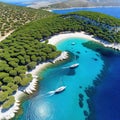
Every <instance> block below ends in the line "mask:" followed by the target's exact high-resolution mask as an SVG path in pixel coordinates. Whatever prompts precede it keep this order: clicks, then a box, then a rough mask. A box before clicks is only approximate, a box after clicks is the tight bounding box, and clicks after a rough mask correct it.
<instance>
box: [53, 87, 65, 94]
mask: <svg viewBox="0 0 120 120" xmlns="http://www.w3.org/2000/svg"><path fill="white" fill-rule="evenodd" d="M65 89H66V86H61V87H59V88H57V89H56V90H55V94H57V93H60V92H63V91H64V90H65Z"/></svg>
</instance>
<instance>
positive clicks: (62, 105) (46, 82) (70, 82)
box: [18, 38, 104, 120]
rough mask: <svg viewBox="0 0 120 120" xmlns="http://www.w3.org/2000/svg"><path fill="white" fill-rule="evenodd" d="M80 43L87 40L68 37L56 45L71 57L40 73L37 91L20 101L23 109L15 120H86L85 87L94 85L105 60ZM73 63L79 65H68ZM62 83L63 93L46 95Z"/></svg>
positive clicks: (87, 109)
mask: <svg viewBox="0 0 120 120" xmlns="http://www.w3.org/2000/svg"><path fill="white" fill-rule="evenodd" d="M73 42H74V43H75V45H72V43H73ZM83 42H87V40H85V39H81V38H68V39H66V40H64V41H62V42H60V43H59V44H58V45H57V48H58V49H59V50H62V51H64V50H66V51H69V53H71V54H72V55H71V57H72V58H71V59H70V60H69V61H67V62H66V63H62V64H60V65H58V66H57V67H51V68H48V69H46V70H45V71H43V72H42V73H40V74H39V75H40V76H42V77H43V79H42V80H41V81H40V82H39V89H38V92H37V94H36V95H34V97H32V98H31V99H29V100H27V101H25V102H24V103H23V104H22V106H23V110H24V112H23V114H22V115H21V116H19V118H18V120H74V119H75V120H85V115H84V112H83V111H84V110H86V111H87V112H88V113H89V108H88V104H87V101H86V100H87V99H88V97H87V96H86V94H85V91H84V90H85V88H86V87H88V86H92V85H93V80H95V79H96V78H97V76H98V75H99V74H100V73H101V70H102V69H103V65H104V62H103V60H102V59H101V55H100V54H99V53H96V52H94V51H92V50H90V49H88V48H85V47H83V46H82V43H83ZM75 56H76V57H75ZM76 62H77V63H78V62H79V64H80V65H79V67H77V68H76V69H69V68H67V67H68V66H70V65H72V64H74V63H76ZM61 85H65V86H67V88H66V90H65V91H64V92H62V93H60V94H56V95H52V96H50V95H49V94H47V93H48V92H49V91H51V90H55V89H56V88H58V87H60V86H61ZM80 93H81V94H82V95H83V96H84V97H83V107H82V108H81V107H80V105H79V94H80Z"/></svg>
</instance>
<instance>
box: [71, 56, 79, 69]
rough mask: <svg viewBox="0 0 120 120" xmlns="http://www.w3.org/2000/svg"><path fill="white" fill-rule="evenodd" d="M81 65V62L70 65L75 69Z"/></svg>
mask: <svg viewBox="0 0 120 120" xmlns="http://www.w3.org/2000/svg"><path fill="white" fill-rule="evenodd" d="M75 60H76V55H75ZM78 66H79V63H75V64H72V65H71V66H69V68H70V69H74V68H76V67H78Z"/></svg>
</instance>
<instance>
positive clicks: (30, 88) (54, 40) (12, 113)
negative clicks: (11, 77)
mask: <svg viewBox="0 0 120 120" xmlns="http://www.w3.org/2000/svg"><path fill="white" fill-rule="evenodd" d="M70 37H77V38H85V39H88V40H92V41H96V42H100V43H102V44H103V45H104V46H106V47H112V48H115V49H119V50H120V44H116V43H115V44H110V43H108V42H105V41H104V40H100V39H95V38H94V37H93V36H92V35H87V34H85V33H84V32H75V33H67V34H64V33H63V34H59V35H55V36H53V37H51V38H50V39H49V40H48V43H49V44H52V45H56V44H57V43H59V42H60V41H63V40H65V39H67V38H70ZM67 57H68V54H67V52H62V54H61V55H60V56H59V57H57V58H56V59H55V60H54V61H53V63H55V62H57V61H59V60H64V59H67ZM49 64H51V63H50V62H46V63H42V64H39V65H37V66H36V68H35V69H34V70H32V71H31V72H27V73H31V74H32V76H33V80H32V82H31V83H30V84H29V85H28V86H27V87H25V88H24V90H23V91H21V90H18V91H17V92H16V94H15V95H14V96H15V100H16V102H15V104H14V105H13V106H12V107H11V108H10V109H9V110H8V111H6V112H4V113H2V112H1V110H2V107H0V120H2V119H5V120H9V119H11V118H13V117H14V116H15V113H16V112H17V111H18V110H19V105H20V103H19V102H20V98H21V96H23V95H24V94H25V93H27V94H32V93H33V92H34V91H35V90H36V85H37V82H38V79H37V73H38V72H39V71H40V70H42V69H43V68H45V67H46V66H47V65H49ZM27 73H26V74H27Z"/></svg>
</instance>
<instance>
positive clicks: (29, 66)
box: [27, 62, 37, 70]
mask: <svg viewBox="0 0 120 120" xmlns="http://www.w3.org/2000/svg"><path fill="white" fill-rule="evenodd" d="M36 65H37V63H36V62H30V63H29V64H28V65H27V68H28V70H32V69H34V68H35V66H36Z"/></svg>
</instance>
